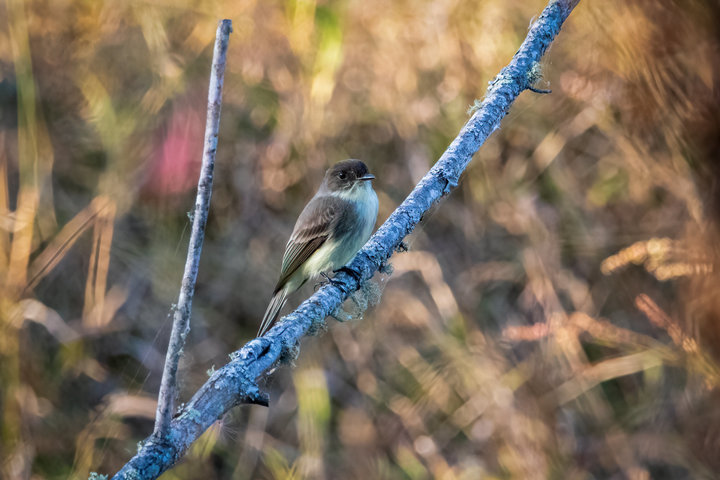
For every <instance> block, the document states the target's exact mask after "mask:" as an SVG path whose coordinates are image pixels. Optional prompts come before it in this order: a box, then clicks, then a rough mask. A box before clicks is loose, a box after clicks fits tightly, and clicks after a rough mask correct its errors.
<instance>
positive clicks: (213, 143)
mask: <svg viewBox="0 0 720 480" xmlns="http://www.w3.org/2000/svg"><path fill="white" fill-rule="evenodd" d="M230 32H232V22H231V21H230V20H222V21H220V22H219V23H218V28H217V34H216V36H215V49H214V51H213V63H212V71H211V72H210V87H209V89H208V107H207V123H206V124H205V148H204V151H203V159H202V169H201V170H200V179H199V181H198V191H197V197H196V198H195V210H194V212H193V220H192V232H191V234H190V245H189V246H188V254H187V260H186V261H185V273H184V274H183V279H182V286H181V287H180V296H179V298H178V303H177V306H176V307H175V314H174V315H173V326H172V333H171V334H170V342H169V344H168V350H167V355H166V357H165V368H164V369H163V376H162V383H161V385H160V393H159V394H158V407H157V412H156V414H155V430H154V432H153V436H155V437H156V438H158V439H165V437H166V436H167V434H168V429H169V427H170V420H171V418H172V414H173V404H174V403H175V398H176V397H177V369H178V362H179V361H180V357H181V356H182V353H183V347H184V346H185V337H187V334H188V333H189V332H190V311H191V309H192V297H193V293H194V292H195V281H196V279H197V274H198V266H199V265H200V253H201V252H202V244H203V238H204V237H205V224H207V217H208V210H209V209H210V196H211V195H212V179H213V168H214V167H215V152H216V150H217V142H218V128H219V127H220V107H221V106H222V90H223V77H224V75H225V57H226V53H227V47H228V40H229V37H230Z"/></svg>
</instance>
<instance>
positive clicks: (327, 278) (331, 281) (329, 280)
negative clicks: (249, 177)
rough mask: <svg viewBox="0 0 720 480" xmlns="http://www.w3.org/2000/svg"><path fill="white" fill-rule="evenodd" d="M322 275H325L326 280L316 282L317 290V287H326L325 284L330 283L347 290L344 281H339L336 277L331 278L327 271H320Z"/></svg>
mask: <svg viewBox="0 0 720 480" xmlns="http://www.w3.org/2000/svg"><path fill="white" fill-rule="evenodd" d="M336 271H337V270H336ZM320 276H321V277H323V278H324V279H325V280H323V281H321V282H318V283H316V284H315V290H317V289H318V288H320V287H324V286H325V285H328V284H330V285H334V286H336V287H337V288H339V289H340V290H342V291H345V290H346V288H345V284H344V283H342V282H339V281H337V280H335V279H334V278H330V276H329V275H328V274H327V273H325V272H320Z"/></svg>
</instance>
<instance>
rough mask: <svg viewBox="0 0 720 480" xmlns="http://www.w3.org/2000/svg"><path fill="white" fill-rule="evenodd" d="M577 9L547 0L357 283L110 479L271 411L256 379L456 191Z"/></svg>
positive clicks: (243, 360) (229, 370) (290, 324)
mask: <svg viewBox="0 0 720 480" xmlns="http://www.w3.org/2000/svg"><path fill="white" fill-rule="evenodd" d="M578 3H579V0H551V1H550V3H549V4H548V5H547V7H546V8H545V9H544V10H543V12H542V14H541V15H540V17H539V18H538V20H537V22H535V23H534V24H533V25H532V26H531V28H530V30H529V31H528V35H527V37H526V38H525V41H524V42H523V43H522V45H521V46H520V49H519V50H518V51H517V53H516V54H515V56H514V57H513V59H512V61H511V62H510V63H509V64H508V65H507V66H506V67H505V68H503V69H502V70H501V71H500V73H499V74H498V75H497V76H496V77H495V79H494V80H493V81H492V82H490V84H489V86H488V90H487V93H486V95H485V98H484V100H483V101H482V102H481V103H480V105H479V106H478V107H477V109H476V110H475V112H474V113H473V115H472V116H471V118H470V120H468V122H467V123H466V124H465V126H464V127H463V128H462V130H461V131H460V133H459V134H458V136H457V137H456V138H455V140H454V141H453V142H452V143H451V144H450V146H449V147H448V148H447V150H446V151H445V153H443V155H442V157H440V159H439V160H438V162H437V163H436V164H435V165H434V166H433V168H432V169H430V171H429V172H428V173H427V174H426V175H425V176H424V177H423V178H422V180H420V183H418V184H417V186H416V187H415V189H414V190H413V191H412V192H411V193H410V195H409V196H408V197H407V198H406V199H405V201H404V202H403V203H402V204H401V205H400V206H399V207H398V208H397V209H396V210H395V211H394V212H393V214H392V215H390V217H389V218H388V219H387V220H386V221H385V223H384V224H383V225H382V226H381V227H380V228H379V229H378V231H377V232H376V233H375V234H374V235H373V236H372V237H371V238H370V240H369V241H368V242H367V243H366V244H365V246H364V247H363V248H362V250H361V251H360V252H359V253H358V254H357V255H356V256H355V258H354V259H353V260H352V262H351V263H350V264H349V265H348V267H349V268H350V269H352V270H354V271H355V272H357V274H358V275H357V277H356V276H354V275H350V274H348V273H346V272H339V273H338V274H337V275H336V276H335V278H334V281H333V283H331V284H327V285H325V286H324V287H322V288H320V289H319V290H318V291H317V292H315V294H314V295H313V296H311V297H310V298H309V299H307V300H305V301H304V302H303V303H302V304H301V305H300V306H299V307H298V308H297V310H295V311H294V312H293V313H291V314H290V315H287V316H286V317H284V318H283V319H282V320H281V321H280V322H279V323H277V324H276V325H275V326H274V327H273V328H272V329H271V330H270V331H269V332H268V333H267V334H266V335H265V336H264V337H261V338H256V339H254V340H252V341H250V342H248V343H247V344H246V345H245V346H244V347H243V348H242V349H240V350H238V351H237V352H235V353H233V355H231V358H232V361H231V362H230V363H228V364H227V365H225V366H224V367H222V368H221V369H220V370H218V371H216V372H215V373H214V374H213V375H212V376H211V377H210V379H209V380H208V381H207V382H206V383H205V385H203V386H202V387H201V388H200V390H198V391H197V392H196V393H195V395H194V396H193V398H192V399H191V400H190V401H189V402H188V404H187V406H186V407H185V408H184V409H183V411H182V412H181V413H180V415H179V416H177V417H176V418H175V419H174V420H173V421H172V423H171V424H170V429H169V431H168V434H167V436H166V437H164V438H163V439H162V440H159V439H158V438H156V437H154V436H151V437H150V438H149V439H148V440H147V441H146V442H145V443H144V445H143V446H142V448H141V449H140V450H139V451H138V453H137V455H135V457H133V458H132V459H131V460H130V462H129V463H127V464H126V465H125V466H124V467H123V468H122V470H120V471H119V472H118V473H117V474H116V475H115V477H113V478H115V479H150V478H156V477H157V476H159V475H160V474H161V473H162V472H164V471H165V470H167V469H168V468H170V467H172V466H173V465H174V464H175V462H177V461H178V460H179V459H180V458H181V457H182V455H183V454H184V453H185V451H186V450H187V448H188V447H189V446H190V445H191V444H192V442H193V441H194V440H195V439H197V438H198V437H199V436H200V435H201V434H202V433H203V432H204V431H205V430H206V429H207V428H208V427H209V426H210V425H212V424H213V423H214V422H215V421H216V420H218V419H219V418H220V417H221V416H222V415H223V414H225V412H227V411H228V410H230V409H231V408H232V407H234V406H236V405H239V404H242V403H257V404H263V405H267V403H268V398H267V397H266V396H265V395H264V394H263V393H262V392H261V391H260V389H259V387H258V386H257V383H256V380H257V378H258V377H260V376H261V375H262V374H263V373H265V372H266V371H267V370H268V369H269V368H270V367H272V366H273V365H274V364H275V363H276V362H277V361H278V360H279V359H280V358H281V357H282V356H283V355H284V354H288V352H290V351H292V350H293V349H294V348H295V346H296V345H297V343H298V342H299V341H300V339H301V338H302V337H303V336H304V335H306V334H307V333H308V331H309V330H310V329H311V328H313V327H317V326H319V325H321V324H322V322H323V321H324V319H325V318H326V317H327V316H328V315H330V314H331V313H332V312H334V311H335V310H336V309H337V308H338V307H339V306H340V305H341V304H342V303H343V302H344V301H345V300H346V299H347V298H348V296H349V295H350V294H351V293H353V292H355V291H356V290H358V289H359V288H360V286H361V285H362V283H363V282H365V281H367V280H368V279H370V278H371V277H372V276H373V275H374V274H375V272H376V271H378V270H379V269H380V268H381V267H382V266H383V265H385V264H386V262H387V261H388V259H389V258H390V256H391V255H392V254H393V253H394V252H395V251H396V249H398V247H399V246H400V245H401V243H402V241H403V239H404V238H405V237H406V236H407V235H408V234H409V233H410V232H412V231H413V229H414V228H415V226H416V225H417V223H418V222H419V221H420V219H421V218H422V216H423V215H424V214H425V212H427V211H428V209H429V208H430V207H431V206H432V205H433V204H434V203H435V202H437V201H438V200H439V199H440V198H442V197H443V196H444V195H446V194H448V193H449V192H450V191H452V190H453V189H454V188H455V187H456V186H457V184H458V181H459V178H460V174H461V173H462V172H463V171H464V170H465V167H466V166H467V165H468V163H469V162H470V160H471V159H472V157H473V155H474V154H475V152H477V150H478V149H479V148H480V146H481V145H482V144H483V142H484V141H485V139H487V137H488V136H489V135H490V134H491V133H492V132H494V131H495V130H496V129H497V128H498V127H499V126H500V121H501V120H502V118H503V117H504V116H505V115H506V114H507V112H508V110H509V108H510V105H511V104H512V102H513V101H514V100H515V98H517V96H518V95H520V93H521V92H522V91H523V90H526V89H530V88H534V87H533V84H534V83H535V81H536V80H537V77H538V75H537V73H536V72H537V71H538V70H537V65H538V62H539V61H540V59H541V58H542V56H543V54H544V53H545V51H546V50H547V49H548V47H549V46H550V44H551V43H552V41H553V39H554V38H555V36H557V34H558V33H559V32H560V28H561V26H562V24H563V22H564V21H565V20H566V19H567V17H568V16H569V15H570V12H572V10H573V8H575V6H576V5H577V4H578Z"/></svg>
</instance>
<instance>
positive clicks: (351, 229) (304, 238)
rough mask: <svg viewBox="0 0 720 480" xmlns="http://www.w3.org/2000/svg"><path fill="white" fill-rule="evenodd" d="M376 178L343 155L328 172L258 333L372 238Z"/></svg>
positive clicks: (299, 226)
mask: <svg viewBox="0 0 720 480" xmlns="http://www.w3.org/2000/svg"><path fill="white" fill-rule="evenodd" d="M374 178H375V176H374V175H372V174H370V173H369V172H368V168H367V166H366V165H365V164H364V163H363V162H361V161H360V160H343V161H342V162H338V163H336V164H335V165H333V166H332V167H330V168H329V169H328V170H327V172H325V178H324V179H323V183H322V185H320V188H319V189H318V191H317V193H316V194H315V196H314V197H313V198H312V199H311V200H310V202H309V203H308V204H307V205H306V206H305V208H304V209H303V211H302V213H301V214H300V216H299V217H298V219H297V222H296V223H295V228H293V232H292V235H291V236H290V240H289V241H288V243H287V246H286V247H285V254H284V255H283V261H282V269H281V270H280V279H279V280H278V282H277V285H275V291H274V292H273V297H272V299H271V300H270V305H268V307H267V310H266V311H265V316H264V317H263V321H262V324H260V330H259V331H258V336H262V335H263V334H264V333H265V332H267V330H268V329H269V328H270V326H271V325H272V324H273V323H274V322H275V320H276V319H277V318H278V315H279V314H280V309H281V308H282V307H283V305H285V299H286V297H287V296H288V295H289V294H290V293H292V292H294V291H296V290H297V289H298V288H300V287H301V286H302V285H303V284H304V283H305V282H307V281H308V280H309V279H311V278H313V277H317V276H318V275H320V274H321V273H323V272H325V271H327V270H335V269H339V268H341V267H344V266H345V264H347V263H348V262H349V261H350V260H351V259H352V258H353V257H354V256H355V254H356V253H357V252H358V250H360V248H361V247H362V246H363V245H364V244H365V242H366V241H367V239H368V238H370V234H371V233H372V230H373V227H375V221H376V220H377V213H378V199H377V195H375V190H373V188H372V184H371V183H370V180H372V179H374Z"/></svg>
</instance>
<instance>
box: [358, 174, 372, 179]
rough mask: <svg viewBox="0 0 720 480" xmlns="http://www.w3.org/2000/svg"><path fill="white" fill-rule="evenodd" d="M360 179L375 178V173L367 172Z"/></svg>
mask: <svg viewBox="0 0 720 480" xmlns="http://www.w3.org/2000/svg"><path fill="white" fill-rule="evenodd" d="M358 180H375V175H373V174H372V173H366V174H365V175H363V176H362V177H360V178H358Z"/></svg>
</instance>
